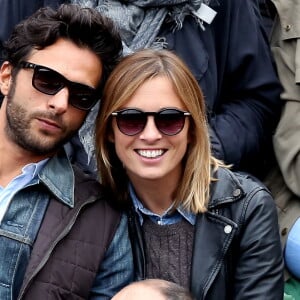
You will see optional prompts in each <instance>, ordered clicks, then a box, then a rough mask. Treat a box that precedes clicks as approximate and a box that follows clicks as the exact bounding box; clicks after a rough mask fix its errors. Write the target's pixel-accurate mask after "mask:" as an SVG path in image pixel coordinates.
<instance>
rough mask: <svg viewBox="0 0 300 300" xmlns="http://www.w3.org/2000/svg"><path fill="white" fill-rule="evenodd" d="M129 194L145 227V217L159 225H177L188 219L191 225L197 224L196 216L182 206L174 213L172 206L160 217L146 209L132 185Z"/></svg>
mask: <svg viewBox="0 0 300 300" xmlns="http://www.w3.org/2000/svg"><path fill="white" fill-rule="evenodd" d="M129 193H130V196H131V199H132V203H133V206H134V209H135V212H136V213H137V215H138V218H139V222H140V224H141V225H143V222H144V215H145V216H148V217H149V218H150V220H151V221H152V222H154V223H157V224H158V225H170V224H175V223H177V222H180V221H181V220H182V219H186V220H187V221H188V222H189V223H190V224H191V225H195V224H196V215H195V214H194V213H191V212H187V211H186V210H184V209H183V208H182V206H179V207H178V208H177V209H176V210H175V211H173V204H172V205H171V206H170V207H169V208H168V209H167V210H166V211H165V212H164V213H163V214H162V215H158V214H155V213H153V212H152V211H150V210H149V209H147V208H146V207H144V205H143V204H142V202H141V201H140V200H139V199H138V197H137V195H136V193H135V191H134V188H133V186H132V185H131V184H129ZM171 212H172V213H171Z"/></svg>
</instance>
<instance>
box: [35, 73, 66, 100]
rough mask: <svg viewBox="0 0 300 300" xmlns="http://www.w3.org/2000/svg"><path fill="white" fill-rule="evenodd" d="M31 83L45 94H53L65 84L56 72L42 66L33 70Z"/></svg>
mask: <svg viewBox="0 0 300 300" xmlns="http://www.w3.org/2000/svg"><path fill="white" fill-rule="evenodd" d="M32 84H33V86H34V87H35V88H36V89H37V90H39V91H40V92H42V93H45V94H47V95H54V94H56V93H57V92H58V91H59V90H61V89H62V88H63V87H64V86H65V83H64V81H63V80H62V77H61V76H60V75H59V74H58V73H56V72H54V71H51V70H48V69H43V68H36V69H35V70H34V75H33V78H32Z"/></svg>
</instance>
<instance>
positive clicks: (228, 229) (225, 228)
mask: <svg viewBox="0 0 300 300" xmlns="http://www.w3.org/2000/svg"><path fill="white" fill-rule="evenodd" d="M231 231H232V227H231V226H230V225H226V226H225V227H224V232H225V233H227V234H228V233H230V232H231Z"/></svg>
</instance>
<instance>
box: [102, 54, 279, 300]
mask: <svg viewBox="0 0 300 300" xmlns="http://www.w3.org/2000/svg"><path fill="white" fill-rule="evenodd" d="M205 116H206V113H205V104H204V99H203V95H202V93H201V91H200V89H199V86H198V83H197V81H196V80H195V78H194V77H193V75H191V73H190V71H189V70H188V68H187V67H186V65H185V64H184V63H183V62H182V61H181V60H180V59H179V58H178V57H177V56H175V55H174V54H172V53H171V52H168V51H167V50H157V51H155V50H141V51H139V52H136V53H135V54H132V55H129V56H127V57H125V58H123V60H122V61H121V62H120V63H119V65H118V66H117V67H116V69H115V70H114V71H113V72H112V74H111V76H110V78H109V80H108V82H107V85H106V88H105V91H104V95H103V98H102V102H101V109H100V113H99V115H98V117H97V123H96V147H97V159H98V167H99V170H100V178H101V181H102V183H103V184H104V185H106V186H107V187H109V188H110V189H112V190H113V191H115V194H116V199H118V201H119V203H122V204H124V205H126V207H127V209H128V214H129V224H130V225H129V226H130V230H131V242H132V247H133V253H134V260H135V267H136V276H137V279H138V280H139V279H144V278H161V279H165V280H169V281H173V282H176V283H178V284H181V285H183V286H186V287H189V288H190V290H191V291H192V293H193V294H194V296H195V297H196V298H197V299H218V300H220V299H243V300H244V299H264V300H266V299H282V295H283V278H282V255H281V246H280V240H279V234H278V223H277V216H276V210H275V208H274V203H273V199H272V197H271V196H270V194H269V192H268V191H267V190H266V189H265V187H264V186H262V185H261V184H260V183H258V182H256V181H255V179H253V178H251V177H250V176H247V175H245V174H238V173H236V174H235V173H232V172H231V171H230V170H229V169H228V168H227V167H226V166H224V165H223V164H222V162H220V161H219V160H217V159H215V158H214V157H213V156H212V155H211V150H210V143H209V134H208V128H207V121H206V117H205Z"/></svg>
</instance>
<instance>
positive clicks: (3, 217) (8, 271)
mask: <svg viewBox="0 0 300 300" xmlns="http://www.w3.org/2000/svg"><path fill="white" fill-rule="evenodd" d="M121 49H122V46H121V41H120V38H119V35H118V33H117V32H116V30H115V29H114V26H113V24H112V22H111V21H110V20H109V19H107V18H105V17H103V16H101V15H100V14H99V13H98V12H96V11H94V10H91V9H82V8H80V7H78V6H75V5H62V6H60V7H59V8H58V10H56V11H55V10H53V9H51V8H49V7H48V8H42V9H40V10H39V11H37V12H36V13H35V14H34V15H32V16H31V17H29V18H28V19H27V20H25V21H24V22H22V23H20V24H19V25H17V26H16V28H15V30H14V31H13V33H12V35H11V37H10V39H9V40H8V41H7V43H6V44H5V50H6V53H7V56H6V58H5V61H4V63H3V64H2V66H1V69H0V87H1V92H2V93H3V95H4V100H3V104H2V106H1V109H0V141H1V142H0V221H1V224H0V265H1V269H0V299H68V300H69V299H88V298H89V299H111V297H112V296H113V295H114V294H115V293H116V292H117V291H118V290H119V289H121V288H122V287H123V286H125V285H127V284H128V283H129V282H130V281H131V279H132V273H133V272H132V269H133V267H132V258H131V250H130V246H129V239H128V236H127V224H126V218H125V216H121V215H120V214H119V212H117V211H115V210H114V209H112V208H111V207H110V206H109V205H108V203H107V202H106V201H105V198H106V196H105V193H104V191H103V190H102V189H101V186H100V185H99V184H98V183H97V182H96V181H93V180H91V179H90V178H88V177H87V176H86V175H85V174H83V173H82V172H81V171H80V170H79V169H77V168H75V167H72V165H71V164H70V162H69V160H68V158H67V156H66V154H65V152H64V148H63V145H64V143H65V142H67V141H68V140H69V139H70V138H71V137H72V135H73V134H74V133H76V132H77V131H78V129H79V128H80V126H81V125H82V123H83V122H84V120H85V118H86V116H87V114H88V112H89V110H90V109H91V108H92V107H93V105H94V104H95V103H96V102H97V100H98V99H99V96H100V93H101V89H102V85H103V83H104V81H105V79H106V78H107V76H108V74H109V73H110V70H111V69H112V68H113V66H114V65H115V63H116V62H117V60H118V58H119V55H120V53H121Z"/></svg>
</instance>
